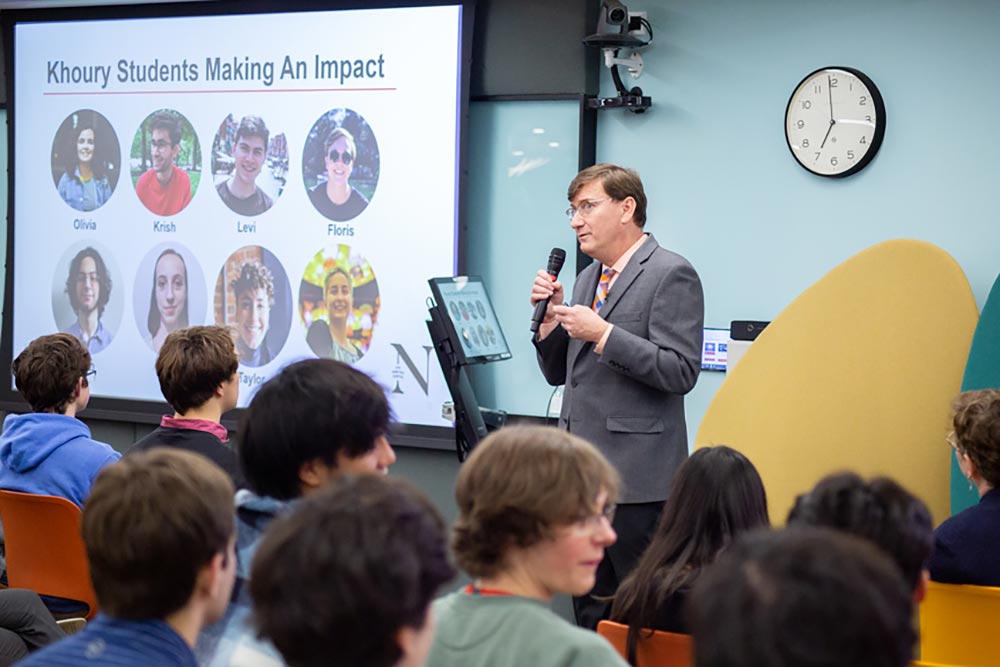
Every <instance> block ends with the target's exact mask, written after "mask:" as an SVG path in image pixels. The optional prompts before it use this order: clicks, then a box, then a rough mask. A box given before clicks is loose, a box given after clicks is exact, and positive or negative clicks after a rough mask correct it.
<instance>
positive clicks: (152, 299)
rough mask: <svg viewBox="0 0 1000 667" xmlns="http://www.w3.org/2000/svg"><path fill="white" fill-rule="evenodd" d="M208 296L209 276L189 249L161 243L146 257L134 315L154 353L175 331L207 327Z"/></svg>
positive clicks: (135, 292)
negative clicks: (193, 327)
mask: <svg viewBox="0 0 1000 667" xmlns="http://www.w3.org/2000/svg"><path fill="white" fill-rule="evenodd" d="M207 293H208V290H207V289H205V274H204V273H203V272H202V270H201V265H200V264H199V263H198V260H197V259H196V258H195V255H194V253H193V252H191V251H190V250H189V249H188V248H187V247H185V246H183V245H181V244H180V243H175V242H167V243H160V244H159V245H156V246H154V247H153V248H152V249H151V250H150V251H149V252H147V253H146V255H145V256H144V257H143V258H142V261H140V262H139V268H138V270H137V271H136V274H135V282H134V283H133V288H132V312H133V313H134V314H135V324H136V326H137V327H138V329H139V335H140V336H141V337H142V339H143V340H144V341H146V344H147V345H149V346H150V347H151V348H152V349H153V352H159V351H160V346H162V345H163V340H164V339H165V338H166V337H167V334H169V333H170V332H171V331H175V330H177V329H183V328H184V327H187V326H191V325H194V324H204V322H205V310H206V308H207V307H208V303H207V301H208V297H207V296H206V295H207Z"/></svg>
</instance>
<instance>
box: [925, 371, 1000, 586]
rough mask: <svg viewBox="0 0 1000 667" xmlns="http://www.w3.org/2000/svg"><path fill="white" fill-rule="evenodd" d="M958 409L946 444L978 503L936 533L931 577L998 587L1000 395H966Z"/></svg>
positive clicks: (989, 391)
mask: <svg viewBox="0 0 1000 667" xmlns="http://www.w3.org/2000/svg"><path fill="white" fill-rule="evenodd" d="M954 407H955V416H954V418H953V420H952V426H953V427H954V429H955V430H954V431H953V432H952V433H949V434H948V443H949V444H950V445H951V447H952V449H954V450H955V458H956V459H957V461H958V467H959V468H960V469H961V471H962V474H963V475H964V476H965V478H966V479H967V480H968V481H969V486H970V487H971V488H974V489H975V490H976V492H977V493H978V494H979V502H978V503H977V504H975V505H973V506H972V507H969V508H967V509H965V510H963V511H961V512H959V513H958V514H955V515H954V516H952V517H951V518H950V519H947V520H946V521H945V522H944V523H942V524H941V525H940V526H938V528H937V530H936V531H934V549H933V550H932V552H931V561H930V572H931V579H933V580H934V581H940V582H943V583H948V584H974V585H977V586H1000V539H998V537H997V536H998V535H1000V491H998V490H997V486H1000V391H997V390H996V389H983V390H980V391H966V392H964V393H962V394H959V396H958V398H957V399H955V406H954Z"/></svg>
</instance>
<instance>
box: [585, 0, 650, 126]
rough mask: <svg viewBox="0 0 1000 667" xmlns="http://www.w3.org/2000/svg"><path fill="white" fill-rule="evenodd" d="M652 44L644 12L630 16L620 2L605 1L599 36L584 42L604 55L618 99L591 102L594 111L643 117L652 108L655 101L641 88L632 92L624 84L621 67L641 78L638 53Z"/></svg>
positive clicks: (635, 88) (603, 1)
mask: <svg viewBox="0 0 1000 667" xmlns="http://www.w3.org/2000/svg"><path fill="white" fill-rule="evenodd" d="M651 41H653V28H652V26H651V25H650V24H649V21H648V20H647V19H646V13H645V12H629V10H628V7H626V6H625V5H624V4H622V3H621V2H620V1H619V0H602V2H601V10H600V12H599V14H598V17H597V32H595V33H594V34H593V35H588V36H586V37H584V38H583V43H584V44H586V45H587V46H592V47H594V48H599V49H601V50H602V51H603V52H604V66H605V67H607V68H608V69H609V70H611V78H612V80H613V81H614V83H615V90H617V91H618V97H605V98H597V99H593V100H590V101H589V102H588V104H589V105H590V107H591V108H592V109H615V108H625V109H628V110H629V111H632V112H634V113H642V112H643V111H645V110H646V109H648V108H649V107H651V106H652V105H653V100H652V99H651V98H650V97H648V96H644V95H643V94H642V89H641V88H639V87H638V86H635V87H633V88H632V89H631V90H629V89H628V88H626V87H625V84H624V83H622V78H621V74H620V73H619V72H618V67H619V65H622V66H624V67H625V68H626V69H627V70H628V73H629V76H631V77H632V78H633V79H638V78H639V76H640V75H641V74H642V56H640V55H639V54H638V53H637V52H636V49H639V48H641V47H643V46H646V45H647V44H649V43H650V42H651Z"/></svg>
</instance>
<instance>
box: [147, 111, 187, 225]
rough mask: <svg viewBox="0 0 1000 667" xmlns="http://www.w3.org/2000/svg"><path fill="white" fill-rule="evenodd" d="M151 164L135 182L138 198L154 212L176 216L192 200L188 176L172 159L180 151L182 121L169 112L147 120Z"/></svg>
mask: <svg viewBox="0 0 1000 667" xmlns="http://www.w3.org/2000/svg"><path fill="white" fill-rule="evenodd" d="M149 133H150V134H151V135H152V139H151V140H150V143H149V148H150V152H151V153H152V158H153V166H152V167H151V168H150V169H149V170H148V171H146V172H144V173H143V174H142V175H141V176H139V179H138V180H137V181H136V183H135V193H136V194H137V195H139V201H141V202H142V203H143V205H144V206H145V207H146V208H148V209H149V210H150V211H152V212H153V213H155V214H156V215H176V214H177V213H179V212H180V211H182V210H183V209H184V207H185V206H187V205H188V204H189V203H191V178H190V177H189V176H188V175H187V172H186V171H184V170H183V169H181V168H180V167H178V166H177V165H176V164H174V162H175V161H176V160H177V156H178V155H179V154H180V150H181V122H180V119H179V118H178V117H177V114H176V113H174V112H172V111H160V112H157V113H156V114H154V115H153V118H152V119H151V120H150V121H149Z"/></svg>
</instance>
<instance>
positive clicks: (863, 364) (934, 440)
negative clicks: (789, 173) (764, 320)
mask: <svg viewBox="0 0 1000 667" xmlns="http://www.w3.org/2000/svg"><path fill="white" fill-rule="evenodd" d="M977 319H978V310H977V309H976V303H975V299H974V298H973V295H972V290H971V289H970V287H969V283H968V280H967V279H966V277H965V273H964V272H963V271H962V269H961V267H960V266H959V265H958V264H957V263H956V262H955V260H954V259H952V257H951V256H950V255H949V254H948V253H946V252H945V251H943V250H941V249H940V248H938V247H937V246H934V245H931V244H929V243H925V242H923V241H914V240H894V241H886V242H884V243H880V244H878V245H876V246H873V247H871V248H868V249H867V250H864V251H863V252H861V253H859V254H857V255H855V256H854V257H852V258H851V259H849V260H847V261H846V262H844V263H843V264H841V265H839V266H837V267H836V268H834V269H833V270H832V271H830V272H829V273H828V274H826V275H825V276H824V277H823V278H821V279H820V280H819V281H818V282H817V283H816V284H814V285H813V286H812V287H810V288H809V289H807V290H806V291H805V292H803V293H802V294H801V295H800V296H799V297H798V298H797V299H795V300H794V301H793V302H792V303H791V304H790V305H789V306H788V307H787V308H785V310H784V311H783V312H782V313H781V314H780V315H779V316H778V317H777V318H775V320H774V321H773V322H772V323H771V324H770V325H769V326H768V327H767V328H766V329H765V330H764V332H763V333H762V334H761V335H760V337H759V338H758V339H757V340H756V341H755V342H754V343H753V345H751V346H750V349H749V350H748V351H747V353H746V354H745V355H744V357H743V358H742V359H741V360H740V362H739V363H738V364H737V366H736V367H735V368H734V369H733V371H732V372H731V373H730V374H729V376H728V377H727V378H726V380H725V381H724V382H723V383H722V386H721V387H720V388H719V390H718V392H717V393H716V395H715V398H714V399H713V400H712V403H711V404H710V405H709V407H708V410H707V411H706V412H705V417H704V419H703V420H702V422H701V426H700V428H699V430H698V435H697V437H696V439H695V447H704V446H707V445H715V444H728V445H730V446H732V447H734V448H736V449H739V450H740V451H742V452H744V453H745V454H746V455H747V456H748V457H749V458H750V460H751V461H753V462H754V464H755V465H756V466H757V468H758V470H760V473H761V476H762V477H763V480H764V485H765V487H766V488H767V494H768V503H769V507H770V511H771V518H772V521H773V522H774V523H775V524H783V523H784V521H785V517H786V516H787V514H788V510H789V509H790V508H791V506H792V503H793V502H794V500H795V496H796V495H798V494H799V493H802V492H804V491H806V490H808V489H809V488H811V487H812V486H813V485H814V484H815V483H816V481H817V480H819V479H820V478H821V477H823V476H824V475H826V474H828V473H831V472H834V471H838V470H854V471H856V472H858V473H860V474H861V475H863V476H865V477H869V476H872V475H879V474H884V475H890V476H892V477H893V478H895V479H896V480H898V481H899V482H900V483H902V484H903V485H904V486H905V487H906V488H908V489H909V490H910V491H912V492H913V493H915V494H917V495H918V496H920V497H921V498H922V499H923V500H924V501H925V502H926V503H927V504H928V506H929V507H930V509H931V512H932V513H933V515H934V519H935V523H937V522H938V521H941V520H942V519H944V518H945V517H947V516H948V502H949V486H948V475H949V470H950V467H949V466H950V460H949V457H950V456H951V450H950V448H949V447H948V446H947V444H946V443H945V434H946V433H947V431H948V430H949V428H948V419H949V410H950V405H951V401H952V399H953V398H954V397H955V395H956V394H957V393H958V391H959V387H960V385H961V382H962V373H963V372H964V369H965V362H966V359H967V357H968V354H969V345H970V343H971V340H972V334H973V331H974V330H975V327H976V321H977Z"/></svg>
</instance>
